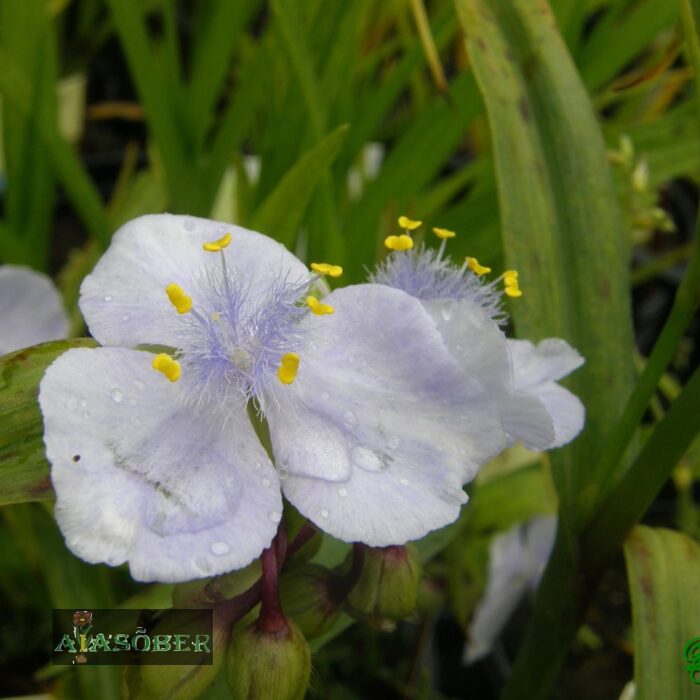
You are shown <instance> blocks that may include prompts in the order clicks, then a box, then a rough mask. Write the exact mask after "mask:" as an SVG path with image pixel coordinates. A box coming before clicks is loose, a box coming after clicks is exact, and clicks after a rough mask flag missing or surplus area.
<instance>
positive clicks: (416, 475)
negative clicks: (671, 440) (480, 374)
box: [39, 215, 506, 581]
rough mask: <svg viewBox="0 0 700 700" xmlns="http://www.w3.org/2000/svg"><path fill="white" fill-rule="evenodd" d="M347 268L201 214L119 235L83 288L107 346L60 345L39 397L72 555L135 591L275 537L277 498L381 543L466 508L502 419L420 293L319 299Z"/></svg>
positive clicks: (366, 289) (415, 534)
mask: <svg viewBox="0 0 700 700" xmlns="http://www.w3.org/2000/svg"><path fill="white" fill-rule="evenodd" d="M340 272H341V270H340V268H338V267H337V266H334V265H329V264H325V263H324V264H312V271H309V270H308V269H307V268H306V266H305V265H304V264H303V263H301V261H299V260H298V259H297V258H295V257H294V256H293V255H292V254H290V253H289V252H288V251H287V250H286V249H285V248H284V247H283V246H281V245H280V244H278V243H276V242H274V241H273V240H271V239H269V238H266V237H265V236H262V235H260V234H258V233H255V232H252V231H247V230H245V229H242V228H238V227H235V226H228V225H225V224H221V223H217V222H214V221H208V220H205V219H196V218H191V217H183V216H171V215H161V216H147V217H142V218H140V219H136V220H134V221H132V222H130V223H128V224H126V225H125V226H124V227H122V228H121V229H120V230H119V231H118V232H117V233H116V234H115V235H114V238H113V240H112V244H111V246H110V248H109V249H108V251H107V252H106V253H105V254H104V256H103V257H102V259H101V260H100V261H99V262H98V264H97V266H96V267H95V270H94V271H93V273H92V274H91V275H89V276H88V277H87V278H86V279H85V281H84V283H83V285H82V288H81V296H80V308H81V310H82V312H83V315H84V317H85V319H86V322H87V324H88V326H89V328H90V331H91V333H92V334H93V336H94V337H95V338H96V339H97V340H98V342H100V343H101V344H102V345H103V346H104V347H101V348H96V349H85V348H81V349H72V350H69V351H68V352H66V353H65V354H63V355H62V356H61V357H60V358H58V359H57V360H56V361H55V362H54V363H53V364H52V365H51V366H50V367H49V369H48V370H47V372H46V375H45V377H44V379H43V380H42V383H41V388H40V396H39V400H40V404H41V409H42V412H43V416H44V426H45V435H44V440H45V444H46V451H47V455H48V458H49V460H50V462H51V464H52V472H51V474H52V479H53V483H54V487H55V490H56V495H57V502H56V510H55V513H56V518H57V521H58V523H59V525H60V527H61V529H62V531H63V533H64V536H65V538H66V541H67V543H68V546H69V547H70V548H71V549H72V550H73V551H74V552H75V553H76V554H77V555H78V556H80V557H82V558H83V559H85V560H87V561H90V562H107V563H109V564H112V565H116V564H121V563H123V562H126V561H128V563H129V566H130V569H131V573H132V576H133V577H134V578H136V579H139V580H160V581H185V580H189V579H193V578H198V577H202V576H211V575H215V574H219V573H222V572H226V571H230V570H232V569H236V568H239V567H242V566H245V565H246V564H248V563H249V562H250V561H252V560H253V559H254V558H256V557H257V556H258V555H259V554H260V553H261V551H262V549H263V548H264V547H266V546H268V545H269V543H270V541H271V540H272V538H273V536H274V534H275V532H276V530H277V526H278V522H279V520H280V517H281V512H282V500H281V493H280V490H281V489H282V490H283V491H284V494H285V495H286V497H287V498H288V499H289V500H290V501H291V502H292V503H293V504H294V505H295V506H296V507H297V508H298V509H299V511H301V513H303V514H304V515H305V516H306V517H308V518H309V519H311V520H312V521H313V522H314V523H316V524H317V525H318V526H319V527H320V528H322V529H323V530H325V531H327V532H329V533H331V534H332V535H334V536H336V537H338V538H341V539H343V540H346V541H361V542H365V543H366V544H369V545H372V546H384V545H391V544H402V543H404V542H406V541H407V540H410V539H416V538H419V537H422V536H423V535H425V534H426V533H427V532H428V531H430V530H432V529H435V528H438V527H441V526H443V525H446V524H447V523H449V522H452V521H453V520H454V519H455V518H456V517H457V515H458V513H459V510H460V507H461V505H462V503H464V502H465V501H466V496H465V494H464V492H463V491H462V488H461V486H462V484H464V483H466V482H467V481H469V480H470V479H471V478H473V477H474V475H475V473H476V471H477V470H478V468H479V467H480V465H482V464H483V463H484V462H485V461H486V460H488V459H489V458H491V457H492V456H493V455H495V454H497V453H498V452H499V451H500V450H502V449H503V447H504V446H505V444H506V436H505V434H504V432H503V429H502V425H501V419H500V416H499V411H498V408H497V407H496V405H495V403H494V401H493V399H492V398H491V397H490V396H489V394H488V392H487V391H485V390H484V388H483V387H482V386H481V385H480V383H479V382H477V381H475V380H474V379H471V378H469V377H468V376H466V375H465V373H464V372H463V371H462V369H461V368H460V367H459V366H458V364H457V363H456V362H455V359H454V358H453V357H452V356H451V354H450V353H449V352H448V351H447V349H446V348H445V345H444V343H443V341H442V338H441V336H440V333H439V332H438V330H437V328H436V324H435V322H434V320H433V319H432V317H431V316H430V314H428V313H426V311H425V309H424V307H423V305H422V303H421V302H419V301H418V300H417V299H414V298H413V297H411V296H409V295H407V294H404V293H403V292H401V291H399V290H396V289H390V288H389V287H386V286H384V285H377V284H367V285H358V286H354V287H347V288H344V289H338V290H336V291H334V292H332V293H330V294H328V295H327V296H325V297H323V298H320V297H322V294H323V291H324V290H325V289H327V288H326V286H325V283H324V281H323V276H325V275H330V276H336V275H338V274H340ZM153 346H157V347H156V348H155V352H150V350H153V349H154V348H153ZM144 348H147V349H144ZM251 406H252V407H253V408H254V409H257V410H258V411H260V412H261V413H262V414H263V415H264V417H265V418H266V421H267V425H268V427H269V433H270V440H271V444H272V450H273V452H274V458H275V465H273V463H272V462H271V461H270V459H269V457H268V455H267V453H266V451H265V449H264V448H263V446H262V445H261V443H260V442H259V440H258V437H257V436H256V432H255V430H254V428H253V425H252V424H251V421H250V419H249V412H248V409H249V408H250V407H251Z"/></svg>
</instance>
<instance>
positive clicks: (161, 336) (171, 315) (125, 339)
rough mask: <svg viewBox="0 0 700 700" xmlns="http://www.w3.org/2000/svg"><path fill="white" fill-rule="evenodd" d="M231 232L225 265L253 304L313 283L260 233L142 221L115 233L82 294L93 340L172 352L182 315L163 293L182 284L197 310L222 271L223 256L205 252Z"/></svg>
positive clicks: (198, 222)
mask: <svg viewBox="0 0 700 700" xmlns="http://www.w3.org/2000/svg"><path fill="white" fill-rule="evenodd" d="M227 232H230V233H231V236H232V240H231V243H230V245H229V246H228V247H227V248H226V249H225V251H224V254H225V257H226V265H227V267H228V269H229V270H230V271H231V273H232V274H234V275H240V276H241V277H242V278H243V279H245V281H246V285H245V286H246V289H247V290H249V292H250V294H251V297H252V298H256V297H260V298H264V297H265V295H266V292H267V291H268V290H269V289H270V288H271V286H272V285H273V284H275V283H278V282H279V280H280V279H288V280H289V281H290V282H296V281H303V280H306V279H308V277H309V272H308V270H307V269H306V266H305V265H304V264H303V263H302V262H301V261H300V260H298V259H297V258H296V257H294V255H292V254H291V253H290V252H289V251H288V250H287V249H286V248H285V247H284V246H283V245H281V244H280V243H277V242H276V241H273V240H272V239H271V238H268V237H267V236H263V235H262V234H259V233H255V232H254V231H248V230H247V229H244V228H240V227H239V226H233V225H231V224H226V223H222V222H218V221H210V220H209V219H200V218H195V217H191V216H176V215H173V214H158V215H152V216H142V217H140V218H138V219H134V220H133V221H130V222H129V223H127V224H125V225H124V226H122V227H121V228H120V229H119V230H118V231H117V232H116V233H115V234H114V237H113V238H112V243H111V244H110V246H109V249H108V250H107V252H106V253H105V254H104V255H103V256H102V258H101V259H100V261H99V262H98V263H97V265H96V266H95V269H94V270H93V272H92V274H90V275H88V276H87V277H86V278H85V280H84V281H83V284H82V286H81V288H80V309H81V311H82V312H83V315H84V316H85V320H86V322H87V324H88V327H89V328H90V332H91V333H92V335H93V336H94V337H95V338H96V339H97V340H98V341H99V342H100V343H101V344H103V345H125V346H136V345H140V344H153V345H170V346H175V345H176V343H177V337H178V334H177V329H178V327H179V326H178V324H177V311H176V310H175V309H174V308H173V306H172V305H171V304H170V302H169V300H168V296H167V294H166V292H165V288H166V287H167V285H169V284H170V283H172V282H175V283H177V284H179V285H180V286H181V287H182V289H183V290H184V292H185V294H187V295H189V296H190V297H192V300H193V303H194V308H195V309H196V308H197V303H198V301H199V300H200V299H202V295H203V293H204V292H203V289H202V282H203V280H204V279H205V278H206V277H207V273H208V272H209V273H211V272H218V270H219V269H220V268H221V255H220V253H210V252H206V251H204V250H202V245H203V244H204V243H206V242H209V241H214V240H217V239H219V238H221V237H222V236H223V235H224V234H225V233H227Z"/></svg>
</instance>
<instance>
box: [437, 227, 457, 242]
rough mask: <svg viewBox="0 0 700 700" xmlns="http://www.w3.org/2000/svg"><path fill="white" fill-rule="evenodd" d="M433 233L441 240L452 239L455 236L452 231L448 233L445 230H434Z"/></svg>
mask: <svg viewBox="0 0 700 700" xmlns="http://www.w3.org/2000/svg"><path fill="white" fill-rule="evenodd" d="M433 233H434V234H435V235H436V236H437V237H438V238H442V239H443V240H444V239H445V238H454V237H455V236H456V235H457V234H456V233H455V232H454V231H449V230H448V229H446V228H434V229H433Z"/></svg>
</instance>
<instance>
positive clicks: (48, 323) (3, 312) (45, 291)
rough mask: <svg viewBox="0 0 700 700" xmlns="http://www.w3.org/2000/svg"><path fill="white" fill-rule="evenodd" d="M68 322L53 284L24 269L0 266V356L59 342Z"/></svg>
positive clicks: (65, 331) (14, 266)
mask: <svg viewBox="0 0 700 700" xmlns="http://www.w3.org/2000/svg"><path fill="white" fill-rule="evenodd" d="M68 329H69V322H68V316H67V315H66V312H65V309H64V308H63V302H62V301H61V296H60V294H59V293H58V290H57V289H56V287H54V285H53V282H52V281H51V280H50V279H49V278H48V277H46V275H42V274H41V273H40V272H36V271H34V270H31V269H29V268H27V267H18V266H16V265H3V266H2V267H0V355H4V354H5V353H8V352H13V351H14V350H19V349H21V348H26V347H28V346H30V345H37V344H38V343H43V342H45V341H47V340H60V339H62V338H65V337H66V336H67V335H68Z"/></svg>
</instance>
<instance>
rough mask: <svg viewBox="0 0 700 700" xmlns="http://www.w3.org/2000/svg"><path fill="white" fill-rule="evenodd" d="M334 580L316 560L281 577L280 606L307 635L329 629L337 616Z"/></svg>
mask: <svg viewBox="0 0 700 700" xmlns="http://www.w3.org/2000/svg"><path fill="white" fill-rule="evenodd" d="M336 581H337V580H336V579H335V578H334V576H333V574H332V573H331V572H330V571H329V570H328V569H325V568H324V567H322V566H319V565H318V564H305V565H304V566H300V567H299V568H297V569H294V570H292V571H290V572H289V573H286V574H284V575H283V576H282V578H281V579H280V598H281V600H282V608H283V610H284V612H285V614H286V615H289V617H291V618H292V619H293V620H294V622H296V624H297V625H298V626H299V629H300V630H301V632H302V633H303V634H304V636H305V637H306V638H307V639H313V638H314V637H319V636H321V635H322V634H324V633H325V632H328V630H329V629H330V628H331V627H332V626H333V623H334V622H335V621H336V620H337V619H338V615H339V614H340V604H339V602H338V600H337V596H334V595H333V594H334V587H333V584H334V582H336Z"/></svg>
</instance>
